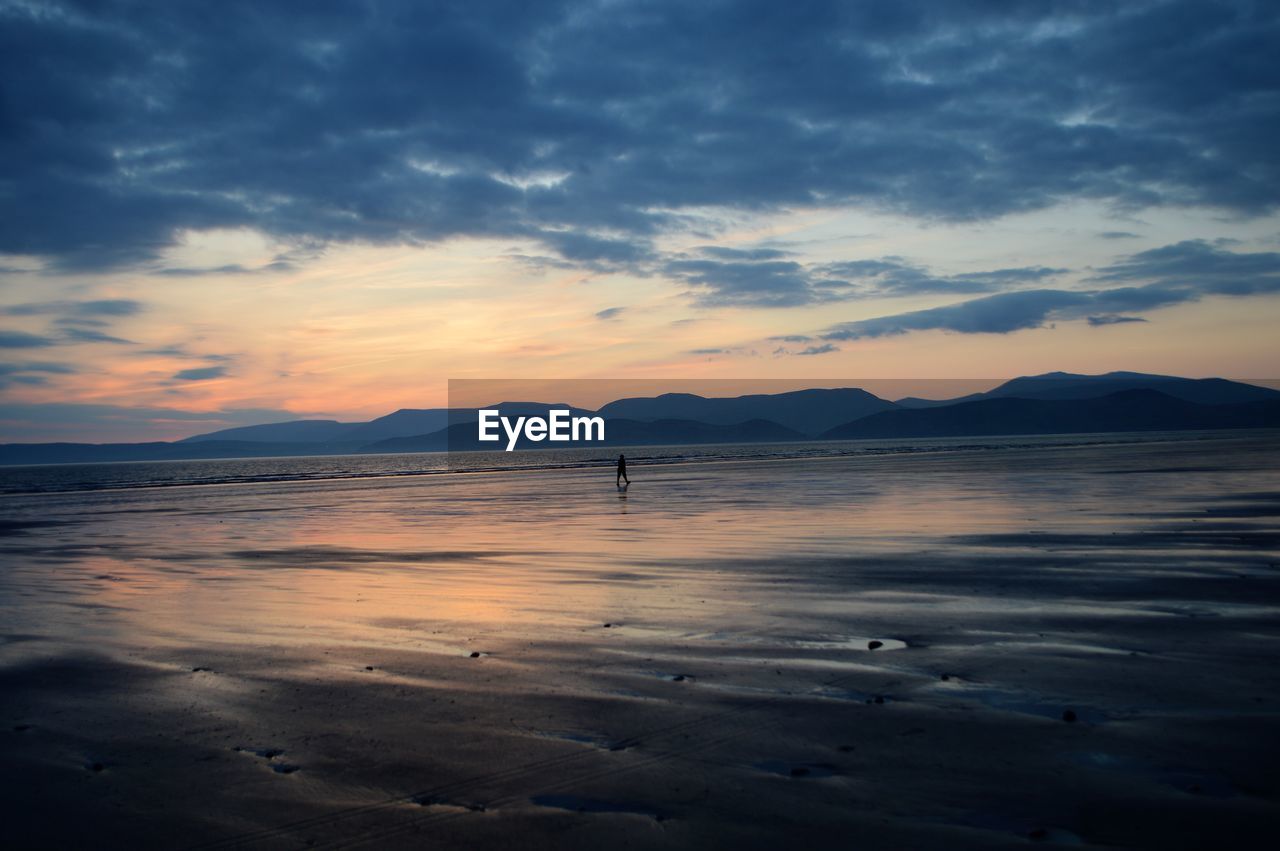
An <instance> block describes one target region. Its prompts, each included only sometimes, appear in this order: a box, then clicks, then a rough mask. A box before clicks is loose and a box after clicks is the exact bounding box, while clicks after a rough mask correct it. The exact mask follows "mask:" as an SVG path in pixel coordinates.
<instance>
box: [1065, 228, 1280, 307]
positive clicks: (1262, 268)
mask: <svg viewBox="0 0 1280 851" xmlns="http://www.w3.org/2000/svg"><path fill="white" fill-rule="evenodd" d="M1089 280H1090V281H1094V282H1099V283H1118V282H1127V281H1156V282H1159V283H1161V284H1162V285H1164V286H1166V287H1176V288H1181V289H1185V290H1188V291H1195V292H1196V293H1198V294H1200V295H1211V294H1212V295H1235V296H1242V295H1259V294H1265V293H1274V292H1280V252H1275V251H1255V252H1238V251H1226V250H1224V249H1222V248H1220V247H1218V246H1217V245H1215V244H1212V243H1209V242H1207V241H1205V240H1199V239H1197V240H1187V241H1184V242H1178V243H1174V244H1173V245H1166V246H1163V247H1161V248H1153V249H1151V250H1150V251H1143V252H1140V253H1138V254H1133V255H1130V256H1129V257H1128V258H1126V259H1125V260H1122V261H1121V262H1119V263H1115V264H1112V265H1110V266H1106V267H1104V268H1103V269H1101V270H1099V271H1098V273H1097V274H1096V275H1094V276H1093V277H1091V278H1090V279H1089Z"/></svg>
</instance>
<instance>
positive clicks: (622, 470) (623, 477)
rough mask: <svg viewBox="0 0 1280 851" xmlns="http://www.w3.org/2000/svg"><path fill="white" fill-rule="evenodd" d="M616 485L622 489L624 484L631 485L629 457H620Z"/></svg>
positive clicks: (615, 479)
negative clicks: (628, 471)
mask: <svg viewBox="0 0 1280 851" xmlns="http://www.w3.org/2000/svg"><path fill="white" fill-rule="evenodd" d="M614 482H615V484H617V485H618V487H622V483H623V482H626V483H627V484H631V480H630V479H628V478H627V456H625V455H619V456H618V475H617V476H615V477H614Z"/></svg>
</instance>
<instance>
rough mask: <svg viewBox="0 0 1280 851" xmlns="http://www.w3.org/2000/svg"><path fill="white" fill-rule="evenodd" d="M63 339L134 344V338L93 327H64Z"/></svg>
mask: <svg viewBox="0 0 1280 851" xmlns="http://www.w3.org/2000/svg"><path fill="white" fill-rule="evenodd" d="M62 339H64V340H67V341H68V342H72V343H118V344H124V345H133V341H132V340H126V339H124V338H123V337H113V336H112V335H110V334H104V333H103V332H101V331H94V330H93V329H92V328H63V329H62Z"/></svg>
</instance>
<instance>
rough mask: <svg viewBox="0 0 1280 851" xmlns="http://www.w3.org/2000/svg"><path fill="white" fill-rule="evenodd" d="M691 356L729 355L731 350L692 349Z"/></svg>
mask: <svg viewBox="0 0 1280 851" xmlns="http://www.w3.org/2000/svg"><path fill="white" fill-rule="evenodd" d="M689 354H691V355H727V354H729V350H728V349H690V350H689Z"/></svg>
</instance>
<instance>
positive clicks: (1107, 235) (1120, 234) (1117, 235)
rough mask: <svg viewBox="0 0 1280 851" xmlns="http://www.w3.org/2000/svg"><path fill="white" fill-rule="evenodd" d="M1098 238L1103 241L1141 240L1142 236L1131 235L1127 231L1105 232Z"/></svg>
mask: <svg viewBox="0 0 1280 851" xmlns="http://www.w3.org/2000/svg"><path fill="white" fill-rule="evenodd" d="M1098 236H1100V237H1102V238H1103V239H1140V238H1141V234H1136V233H1130V232H1129V231H1127V230H1104V231H1103V232H1102V233H1100V234H1098Z"/></svg>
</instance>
